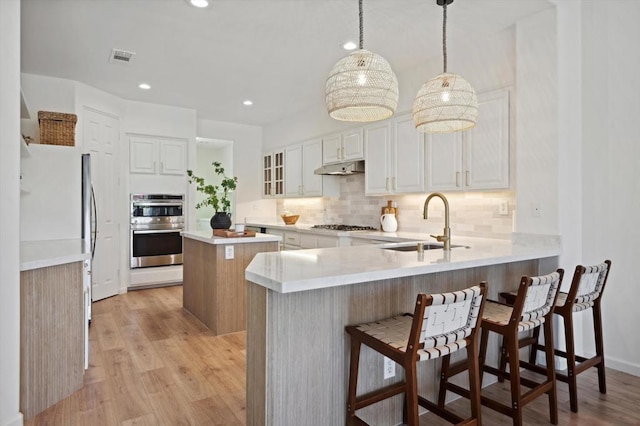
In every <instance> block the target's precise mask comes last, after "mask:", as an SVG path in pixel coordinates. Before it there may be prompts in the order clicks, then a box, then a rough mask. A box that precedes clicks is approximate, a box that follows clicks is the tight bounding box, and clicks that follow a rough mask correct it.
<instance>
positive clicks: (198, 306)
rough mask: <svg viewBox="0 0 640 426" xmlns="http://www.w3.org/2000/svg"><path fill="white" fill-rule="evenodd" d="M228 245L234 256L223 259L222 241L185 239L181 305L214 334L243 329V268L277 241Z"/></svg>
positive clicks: (245, 292)
mask: <svg viewBox="0 0 640 426" xmlns="http://www.w3.org/2000/svg"><path fill="white" fill-rule="evenodd" d="M231 245H233V246H234V258H233V259H225V245H224V244H215V245H214V244H207V243H204V242H202V241H198V240H194V239H191V238H184V244H183V246H184V267H183V271H184V283H183V287H184V302H183V306H184V307H185V309H187V310H188V311H189V312H191V313H192V314H193V315H194V316H195V317H196V318H198V319H199V320H200V321H202V322H203V323H204V324H205V325H206V326H207V327H209V328H210V329H211V331H213V333H214V334H216V335H218V334H226V333H233V332H236V331H241V330H245V329H246V327H247V325H246V322H247V318H246V315H247V286H246V282H245V279H244V270H245V269H246V268H247V266H249V263H251V261H252V260H253V257H254V256H255V255H256V254H257V253H260V252H267V251H276V250H278V243H277V242H256V243H243V244H231Z"/></svg>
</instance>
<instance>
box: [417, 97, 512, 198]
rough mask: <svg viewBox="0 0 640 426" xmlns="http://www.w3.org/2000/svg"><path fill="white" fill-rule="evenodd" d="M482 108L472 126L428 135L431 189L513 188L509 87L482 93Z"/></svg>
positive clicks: (479, 98) (479, 99) (427, 149)
mask: <svg viewBox="0 0 640 426" xmlns="http://www.w3.org/2000/svg"><path fill="white" fill-rule="evenodd" d="M478 109H479V114H478V121H477V123H476V126H475V127H473V128H472V129H470V130H468V131H465V132H456V133H443V134H437V133H432V134H428V135H427V143H426V170H427V190H428V191H466V190H479V189H482V190H484V189H505V188H509V91H508V90H507V89H501V90H497V91H493V92H489V93H484V94H481V95H479V96H478Z"/></svg>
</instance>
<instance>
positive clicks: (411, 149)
mask: <svg viewBox="0 0 640 426" xmlns="http://www.w3.org/2000/svg"><path fill="white" fill-rule="evenodd" d="M364 144H365V164H366V169H365V193H366V195H383V194H404V193H412V192H423V191H424V135H423V134H422V133H420V132H418V131H417V130H416V129H415V126H414V125H413V118H412V116H411V114H405V115H401V116H398V117H396V118H394V119H391V120H387V121H384V122H380V123H376V124H374V125H371V126H367V127H365V129H364Z"/></svg>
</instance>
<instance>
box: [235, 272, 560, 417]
mask: <svg viewBox="0 0 640 426" xmlns="http://www.w3.org/2000/svg"><path fill="white" fill-rule="evenodd" d="M552 263H554V262H551V263H549V262H545V265H544V267H545V268H548V267H554V265H552ZM546 272H547V271H539V261H538V260H529V261H522V262H514V263H507V264H500V265H492V266H485V267H475V268H469V269H461V270H454V271H447V272H438V273H433V274H426V275H418V276H413V277H405V278H395V279H389V280H380V281H374V282H368V283H362V284H353V285H348V286H342V287H332V288H326V289H319V290H312V291H307V292H295V293H284V294H283V293H277V292H274V291H271V290H266V289H264V288H263V287H261V286H259V285H257V284H254V283H249V284H248V285H249V291H248V297H249V306H250V309H251V313H250V316H249V324H248V331H247V424H248V425H250V426H251V425H255V426H257V425H274V426H275V425H284V424H287V425H289V424H291V425H293V424H300V425H301V424H304V425H307V426H313V425H327V424H344V421H345V415H346V391H347V383H348V374H349V340H348V339H349V338H348V336H347V334H346V333H345V331H344V328H345V326H346V325H349V324H358V323H364V322H369V321H375V320H377V319H380V318H388V317H391V316H394V315H397V314H400V313H403V312H410V311H411V309H412V307H413V306H415V297H416V295H417V293H419V292H425V293H439V292H447V291H455V290H461V289H464V288H467V287H470V286H472V285H474V284H478V283H479V282H480V281H487V282H488V284H489V286H488V290H489V291H488V297H489V298H491V299H494V300H497V298H498V293H499V292H501V291H506V290H513V289H515V288H517V286H518V283H519V282H520V278H521V277H522V276H523V275H538V274H540V273H546ZM262 333H264V338H260V334H262ZM498 345H499V342H498V339H497V338H496V337H495V336H490V341H489V350H488V352H487V359H488V362H489V363H491V364H492V365H497V362H498ZM460 352H461V353H460V354H456V356H455V357H454V360H455V359H458V357H460V356H465V353H464V351H460ZM439 369H440V360H437V361H433V362H424V363H420V365H419V367H418V378H419V391H420V394H421V395H426V396H428V397H429V398H430V399H432V400H433V399H434V397H435V395H437V384H438V374H437V372H438V371H439ZM403 376H404V372H403V370H402V368H401V367H400V366H396V376H395V377H394V378H392V379H388V380H384V379H383V357H382V356H381V355H379V354H378V353H376V352H374V351H372V350H371V349H369V348H367V347H366V346H363V348H362V351H361V354H360V370H359V377H358V394H359V395H360V394H363V393H366V392H368V391H371V390H373V389H377V388H379V387H381V386H386V385H389V384H392V383H396V382H398V381H400V380H401V379H402V378H403ZM462 376H464V375H460V377H457V378H456V379H457V380H459V383H460V384H462V385H465V386H466V385H467V380H466V377H462ZM489 380H495V379H494V378H492V377H490V376H487V377H485V385H486V384H487V383H488V381H489ZM402 401H403V397H402V395H399V396H396V397H394V398H390V399H388V400H385V401H383V402H380V403H378V404H374V405H372V406H369V407H367V408H365V409H362V410H360V411H359V412H358V416H359V417H361V418H362V419H363V420H365V421H366V422H367V423H369V424H371V425H378V424H380V425H388V424H400V423H402Z"/></svg>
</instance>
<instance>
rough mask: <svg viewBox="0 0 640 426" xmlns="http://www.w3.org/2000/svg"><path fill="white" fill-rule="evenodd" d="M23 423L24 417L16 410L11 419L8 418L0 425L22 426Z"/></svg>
mask: <svg viewBox="0 0 640 426" xmlns="http://www.w3.org/2000/svg"><path fill="white" fill-rule="evenodd" d="M22 425H24V418H23V416H22V413H20V412H18V413H17V414H16V415H15V416H14V417H13V418H12V419H10V420H8V421H7V422H6V423H4V424H3V425H2V426H22Z"/></svg>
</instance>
